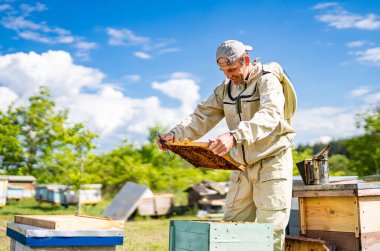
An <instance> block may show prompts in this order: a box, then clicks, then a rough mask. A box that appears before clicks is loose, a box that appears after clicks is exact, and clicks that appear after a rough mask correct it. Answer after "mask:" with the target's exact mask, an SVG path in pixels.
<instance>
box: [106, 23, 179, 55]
mask: <svg viewBox="0 0 380 251" xmlns="http://www.w3.org/2000/svg"><path fill="white" fill-rule="evenodd" d="M106 32H107V34H108V36H109V39H108V44H109V45H113V46H138V47H140V50H141V51H139V52H135V53H134V55H135V56H136V57H139V58H142V59H148V58H151V57H152V54H153V53H154V54H156V55H162V54H165V53H173V52H178V51H180V49H179V48H175V47H168V46H169V45H171V44H173V43H175V40H174V39H152V38H150V37H144V36H138V35H136V34H135V33H134V32H133V31H131V30H129V29H125V28H124V29H116V28H112V27H108V28H107V29H106ZM146 51H150V52H151V53H150V54H148V53H146Z"/></svg>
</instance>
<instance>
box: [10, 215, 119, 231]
mask: <svg viewBox="0 0 380 251" xmlns="http://www.w3.org/2000/svg"><path fill="white" fill-rule="evenodd" d="M15 223H20V224H26V225H30V226H36V227H43V228H48V229H57V230H64V229H66V230H81V229H110V228H123V222H122V221H115V220H111V219H107V218H100V217H87V216H84V217H82V216H79V215H16V216H15Z"/></svg>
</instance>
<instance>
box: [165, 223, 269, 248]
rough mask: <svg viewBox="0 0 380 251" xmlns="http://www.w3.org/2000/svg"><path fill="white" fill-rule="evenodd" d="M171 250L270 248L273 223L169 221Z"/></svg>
mask: <svg viewBox="0 0 380 251" xmlns="http://www.w3.org/2000/svg"><path fill="white" fill-rule="evenodd" d="M169 250H170V251H180V250H187V251H199V250H202V251H217V250H219V251H223V250H225V251H227V250H239V251H273V225H272V224H259V223H253V222H241V223H239V222H223V221H171V222H170V242H169Z"/></svg>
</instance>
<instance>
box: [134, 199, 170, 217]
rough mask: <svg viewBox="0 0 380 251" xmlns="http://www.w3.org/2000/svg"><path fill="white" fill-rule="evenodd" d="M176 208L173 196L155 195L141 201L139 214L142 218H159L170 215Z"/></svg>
mask: <svg viewBox="0 0 380 251" xmlns="http://www.w3.org/2000/svg"><path fill="white" fill-rule="evenodd" d="M173 207H174V199H173V195H172V194H154V195H153V196H149V197H145V198H143V199H142V200H141V202H140V204H139V207H138V212H139V214H140V215H142V216H159V215H167V214H170V213H171V212H172V210H173Z"/></svg>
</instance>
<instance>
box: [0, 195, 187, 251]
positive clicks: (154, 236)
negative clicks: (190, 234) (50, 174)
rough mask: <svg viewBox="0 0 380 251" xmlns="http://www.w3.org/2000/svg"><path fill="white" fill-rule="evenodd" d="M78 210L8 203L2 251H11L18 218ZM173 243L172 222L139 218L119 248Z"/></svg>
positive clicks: (149, 250)
mask: <svg viewBox="0 0 380 251" xmlns="http://www.w3.org/2000/svg"><path fill="white" fill-rule="evenodd" d="M109 203H110V201H103V202H102V203H101V204H99V205H96V206H84V207H83V213H82V214H85V215H93V216H101V215H102V212H103V211H104V210H105V208H106V207H107V206H108V204H109ZM75 213H76V207H75V206H69V207H68V208H67V209H65V208H64V207H62V206H58V205H50V204H47V203H43V204H39V203H38V202H36V201H35V200H34V199H23V200H20V201H18V202H17V201H7V205H6V206H5V207H3V208H2V209H0V251H6V250H9V238H8V237H7V236H6V234H5V231H6V225H7V222H8V221H12V220H13V217H14V215H17V214H33V215H47V214H75ZM191 218H194V217H193V216H174V217H172V218H171V219H191ZM168 243H169V219H167V218H158V219H147V218H142V217H135V219H134V220H133V221H129V222H126V223H125V228H124V245H123V246H118V249H117V250H118V251H124V250H131V251H140V250H141V251H166V250H168Z"/></svg>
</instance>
